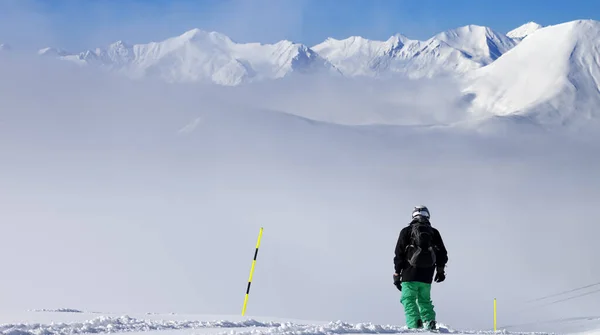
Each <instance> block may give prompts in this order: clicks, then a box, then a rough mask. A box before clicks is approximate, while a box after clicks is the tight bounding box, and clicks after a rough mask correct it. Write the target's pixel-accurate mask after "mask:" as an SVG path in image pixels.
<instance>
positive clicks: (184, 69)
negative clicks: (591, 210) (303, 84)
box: [38, 25, 517, 86]
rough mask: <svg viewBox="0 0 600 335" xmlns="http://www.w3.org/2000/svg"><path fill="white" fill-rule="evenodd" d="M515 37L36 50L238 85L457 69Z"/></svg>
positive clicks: (426, 74)
mask: <svg viewBox="0 0 600 335" xmlns="http://www.w3.org/2000/svg"><path fill="white" fill-rule="evenodd" d="M516 44H517V42H516V41H515V40H513V39H511V38H509V37H508V36H505V35H502V34H500V33H497V32H495V31H494V30H492V29H491V28H488V27H483V26H477V25H468V26H463V27H459V28H457V29H452V30H448V31H445V32H442V33H440V34H437V35H435V36H433V37H431V38H430V39H428V40H425V41H419V40H411V39H409V38H407V37H406V36H404V35H402V34H395V35H393V36H391V37H390V38H389V39H388V40H386V41H376V40H369V39H366V38H363V37H361V36H352V37H349V38H346V39H343V40H337V39H333V38H328V39H326V40H325V41H324V42H322V43H320V44H317V45H315V46H313V47H312V48H309V47H307V46H306V45H303V44H298V43H293V42H291V41H287V40H283V41H280V42H277V43H275V44H261V43H236V42H234V41H232V40H231V39H230V38H229V37H227V36H226V35H223V34H221V33H218V32H207V31H203V30H200V29H192V30H190V31H187V32H185V33H183V34H182V35H180V36H176V37H173V38H169V39H166V40H164V41H160V42H151V43H147V44H135V45H129V44H127V43H125V42H124V41H117V42H115V43H113V44H111V45H109V46H108V47H107V48H96V49H95V50H86V51H83V52H79V53H69V52H66V51H64V50H62V49H58V48H45V49H42V50H40V51H39V52H38V53H39V54H40V55H52V56H54V57H57V58H59V59H63V60H67V61H71V62H75V63H77V64H81V65H92V66H98V67H101V68H105V69H109V70H113V71H117V72H120V73H125V74H127V75H129V76H131V77H133V78H142V77H158V78H161V79H164V80H166V81H168V82H209V83H216V84H219V85H227V86H236V85H240V84H243V83H248V82H256V81H263V80H266V79H279V78H283V77H286V76H289V75H290V74H292V73H303V74H328V75H336V76H339V75H343V76H346V77H354V76H369V77H380V76H388V75H391V74H402V75H406V76H407V77H409V78H431V77H435V76H446V75H460V74H464V73H466V72H469V71H471V70H474V69H478V68H480V67H482V66H485V65H487V64H489V63H491V62H492V61H494V60H495V59H497V58H498V57H499V56H501V55H502V54H503V53H505V52H506V51H507V50H510V49H511V48H513V47H514V46H515V45H516Z"/></svg>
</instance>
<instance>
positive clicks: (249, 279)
mask: <svg viewBox="0 0 600 335" xmlns="http://www.w3.org/2000/svg"><path fill="white" fill-rule="evenodd" d="M262 233H263V228H262V227H261V228H260V231H259V233H258V241H256V249H255V250H254V259H253V260H252V267H251V268H250V278H248V287H247V288H246V297H245V298H244V307H242V315H245V314H246V305H247V304H248V295H249V294H250V285H251V284H252V274H253V273H254V267H255V265H256V258H257V257H258V247H260V239H261V238H262Z"/></svg>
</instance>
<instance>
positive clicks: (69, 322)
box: [0, 313, 549, 335]
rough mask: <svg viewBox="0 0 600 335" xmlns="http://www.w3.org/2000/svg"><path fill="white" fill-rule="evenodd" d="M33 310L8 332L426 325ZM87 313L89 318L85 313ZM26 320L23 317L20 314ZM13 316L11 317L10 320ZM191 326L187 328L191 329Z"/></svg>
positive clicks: (232, 331)
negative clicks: (37, 312) (36, 312)
mask: <svg viewBox="0 0 600 335" xmlns="http://www.w3.org/2000/svg"><path fill="white" fill-rule="evenodd" d="M41 314H42V315H38V316H29V317H31V319H32V320H35V321H34V322H10V321H8V319H6V318H4V320H2V321H3V322H4V323H0V334H2V335H39V334H44V335H72V334H115V333H139V334H148V335H160V334H163V333H171V334H173V331H185V332H183V333H181V334H189V333H190V331H193V333H195V334H203V333H210V334H218V335H261V334H265V335H331V334H340V335H343V334H417V333H422V332H423V331H415V330H409V329H407V328H406V326H404V325H389V324H388V325H386V324H376V323H372V322H361V323H349V322H343V321H340V320H338V321H330V322H324V321H320V322H314V321H301V320H292V319H277V318H274V319H268V318H264V317H262V318H251V317H243V318H242V317H239V316H222V317H220V318H215V316H210V315H206V316H202V315H184V316H178V315H176V314H154V313H147V314H146V315H134V316H129V315H115V314H114V313H112V314H109V313H96V314H91V313H86V314H85V315H83V316H78V317H76V318H75V317H69V316H60V317H57V316H56V315H55V314H56V313H41ZM84 318H85V319H84ZM20 320H21V321H23V318H21V319H20ZM7 321H8V322H7ZM438 327H439V332H440V333H449V334H473V335H476V334H482V335H483V334H494V333H495V332H494V331H492V330H456V329H452V328H449V327H448V326H446V325H444V324H439V325H438ZM186 330H187V331H186ZM502 333H503V334H523V335H526V334H529V335H546V334H549V333H544V332H510V331H506V330H504V331H502Z"/></svg>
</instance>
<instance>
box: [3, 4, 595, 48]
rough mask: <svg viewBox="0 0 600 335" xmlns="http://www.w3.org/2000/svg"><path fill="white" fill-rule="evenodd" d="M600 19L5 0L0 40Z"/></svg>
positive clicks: (32, 42)
mask: <svg viewBox="0 0 600 335" xmlns="http://www.w3.org/2000/svg"><path fill="white" fill-rule="evenodd" d="M599 17H600V2H599V1H589V0H585V1H584V0H579V1H575V0H569V1H567V0H563V1H557V0H504V1H487V0H479V1H476V0H470V1H467V0H448V1H445V0H437V1H434V0H418V1H416V0H415V1H405V0H395V1H394V0H389V1H388V0H79V1H78V0H52V1H47V0H43V1H42V0H0V43H1V42H6V43H9V44H11V45H13V47H18V46H22V47H31V48H39V47H43V46H48V45H52V46H60V47H63V48H65V49H69V50H73V51H79V50H81V49H86V48H94V47H98V46H104V45H106V44H108V43H111V42H114V41H116V40H125V41H126V42H129V43H146V42H150V41H157V40H161V39H164V38H167V37H171V36H175V35H179V34H181V33H183V32H185V31H186V30H189V29H192V28H200V29H204V30H215V31H219V32H222V33H224V34H227V35H229V36H230V37H231V38H232V39H233V40H235V41H239V42H264V43H270V42H275V41H278V40H281V39H289V40H293V41H296V42H301V43H305V44H307V45H309V46H312V45H314V44H316V43H319V42H321V41H323V40H324V39H325V38H327V37H335V38H345V37H348V36H352V35H361V36H364V37H367V38H372V39H387V38H388V37H389V36H391V35H393V34H394V33H397V32H399V33H403V34H405V35H407V36H408V37H410V38H414V39H426V38H428V37H430V36H432V35H434V34H436V33H438V32H440V31H443V30H446V29H452V28H456V27H459V26H462V25H467V24H479V25H485V26H489V27H491V28H493V29H495V30H497V31H499V32H503V33H505V32H507V31H509V30H511V29H512V28H515V27H517V26H519V25H521V24H523V23H525V22H528V21H535V22H538V23H540V24H542V25H549V24H556V23H561V22H564V21H570V20H575V19H599Z"/></svg>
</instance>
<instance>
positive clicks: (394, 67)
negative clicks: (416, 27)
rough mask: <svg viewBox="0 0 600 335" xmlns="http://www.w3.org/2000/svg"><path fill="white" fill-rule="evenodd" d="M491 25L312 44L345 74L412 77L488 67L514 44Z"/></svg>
mask: <svg viewBox="0 0 600 335" xmlns="http://www.w3.org/2000/svg"><path fill="white" fill-rule="evenodd" d="M515 44H516V43H515V41H513V40H512V39H510V38H508V37H507V36H504V35H502V34H500V33H497V32H495V31H493V30H492V29H490V28H488V27H482V26H476V25H468V26H464V27H459V28H457V29H452V30H448V31H445V32H442V33H440V34H437V35H435V36H433V37H432V38H430V39H428V40H426V41H417V40H410V39H408V38H407V37H405V36H403V35H400V34H397V35H394V36H392V37H390V38H389V39H388V40H387V41H374V40H368V39H365V38H362V37H358V36H355V37H351V38H348V39H345V40H335V39H331V38H330V39H327V40H326V41H324V42H323V43H320V44H317V45H315V46H313V47H312V49H313V50H315V51H316V52H318V53H319V54H321V55H322V56H323V58H325V59H327V60H328V61H329V62H331V63H332V64H333V65H335V66H336V67H338V68H339V69H340V70H341V71H342V72H343V73H344V75H347V76H357V75H368V76H382V75H386V74H390V73H401V74H405V75H407V76H408V77H410V78H422V77H434V76H438V75H456V74H463V73H466V72H468V71H471V70H474V69H477V68H480V67H482V66H485V65H487V64H489V63H491V62H493V61H494V60H495V59H497V58H498V57H500V56H501V55H502V54H503V53H505V52H506V51H508V50H510V49H511V48H512V47H514V46H515Z"/></svg>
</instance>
